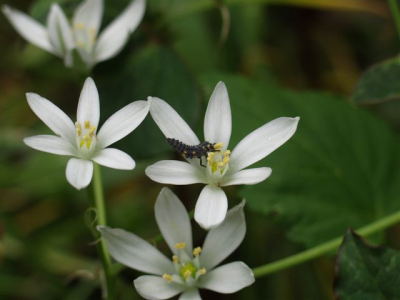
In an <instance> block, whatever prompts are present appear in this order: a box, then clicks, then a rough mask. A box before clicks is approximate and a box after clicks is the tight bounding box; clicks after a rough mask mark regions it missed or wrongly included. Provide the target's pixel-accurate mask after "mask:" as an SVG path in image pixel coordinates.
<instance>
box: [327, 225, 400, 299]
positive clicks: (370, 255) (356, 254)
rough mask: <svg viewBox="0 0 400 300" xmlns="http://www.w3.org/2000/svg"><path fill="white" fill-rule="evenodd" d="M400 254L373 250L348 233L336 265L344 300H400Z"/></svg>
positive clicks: (339, 292)
mask: <svg viewBox="0 0 400 300" xmlns="http://www.w3.org/2000/svg"><path fill="white" fill-rule="evenodd" d="M399 286H400V251H397V250H393V249H389V248H384V247H375V246H370V245H368V244H367V243H365V241H364V240H363V239H362V238H361V237H360V236H359V235H357V234H356V233H355V232H354V231H352V230H348V231H347V233H346V235H345V236H344V240H343V243H342V245H341V247H340V249H339V253H338V257H337V261H336V278H335V292H336V295H337V299H340V300H389V299H393V300H395V299H400V289H399Z"/></svg>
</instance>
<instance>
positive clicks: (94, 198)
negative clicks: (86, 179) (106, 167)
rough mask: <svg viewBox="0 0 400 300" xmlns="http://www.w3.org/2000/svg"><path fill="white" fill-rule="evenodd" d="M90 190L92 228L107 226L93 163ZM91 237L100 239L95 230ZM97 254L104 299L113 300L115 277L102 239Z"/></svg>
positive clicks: (95, 165)
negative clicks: (103, 284) (94, 212)
mask: <svg viewBox="0 0 400 300" xmlns="http://www.w3.org/2000/svg"><path fill="white" fill-rule="evenodd" d="M91 188H92V190H91V191H89V194H90V196H91V197H89V198H90V199H91V206H92V207H93V208H94V209H95V210H96V213H97V215H96V217H97V218H96V220H95V224H94V227H96V226H97V225H104V226H106V225H107V217H106V209H105V204H104V193H103V183H102V180H101V171H100V166H99V165H98V164H96V163H95V162H93V180H92V183H91ZM92 232H93V235H94V237H95V238H96V239H98V238H100V233H98V232H97V231H96V230H92ZM96 248H97V253H98V255H99V257H100V260H101V263H102V265H103V269H104V276H105V280H106V287H107V291H106V295H107V296H106V299H107V300H115V299H116V289H115V277H114V274H113V272H112V266H111V258H110V254H109V253H108V250H107V246H106V243H105V241H104V239H100V241H99V242H98V243H97V244H96Z"/></svg>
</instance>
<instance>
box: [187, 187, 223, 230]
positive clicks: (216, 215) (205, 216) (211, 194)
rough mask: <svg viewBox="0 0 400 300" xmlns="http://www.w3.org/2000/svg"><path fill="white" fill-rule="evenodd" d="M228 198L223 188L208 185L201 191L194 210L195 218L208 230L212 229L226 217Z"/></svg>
mask: <svg viewBox="0 0 400 300" xmlns="http://www.w3.org/2000/svg"><path fill="white" fill-rule="evenodd" d="M227 209H228V199H227V198H226V195H225V193H224V191H223V190H222V189H220V188H219V187H216V186H211V185H206V186H205V187H204V188H203V190H202V191H201V193H200V196H199V199H198V200H197V203H196V208H195V210H194V219H195V220H196V222H197V223H199V225H200V226H201V227H203V228H204V229H206V230H209V229H212V228H214V227H216V226H218V225H219V224H221V223H222V221H223V220H224V219H225V216H226V211H227Z"/></svg>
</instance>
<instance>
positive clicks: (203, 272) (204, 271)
mask: <svg viewBox="0 0 400 300" xmlns="http://www.w3.org/2000/svg"><path fill="white" fill-rule="evenodd" d="M199 273H200V275H204V274H206V273H207V270H206V268H202V269H200V270H199Z"/></svg>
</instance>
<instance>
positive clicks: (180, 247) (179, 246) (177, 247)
mask: <svg viewBox="0 0 400 300" xmlns="http://www.w3.org/2000/svg"><path fill="white" fill-rule="evenodd" d="M175 248H176V249H185V248H186V243H185V242H182V243H177V244H175Z"/></svg>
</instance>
